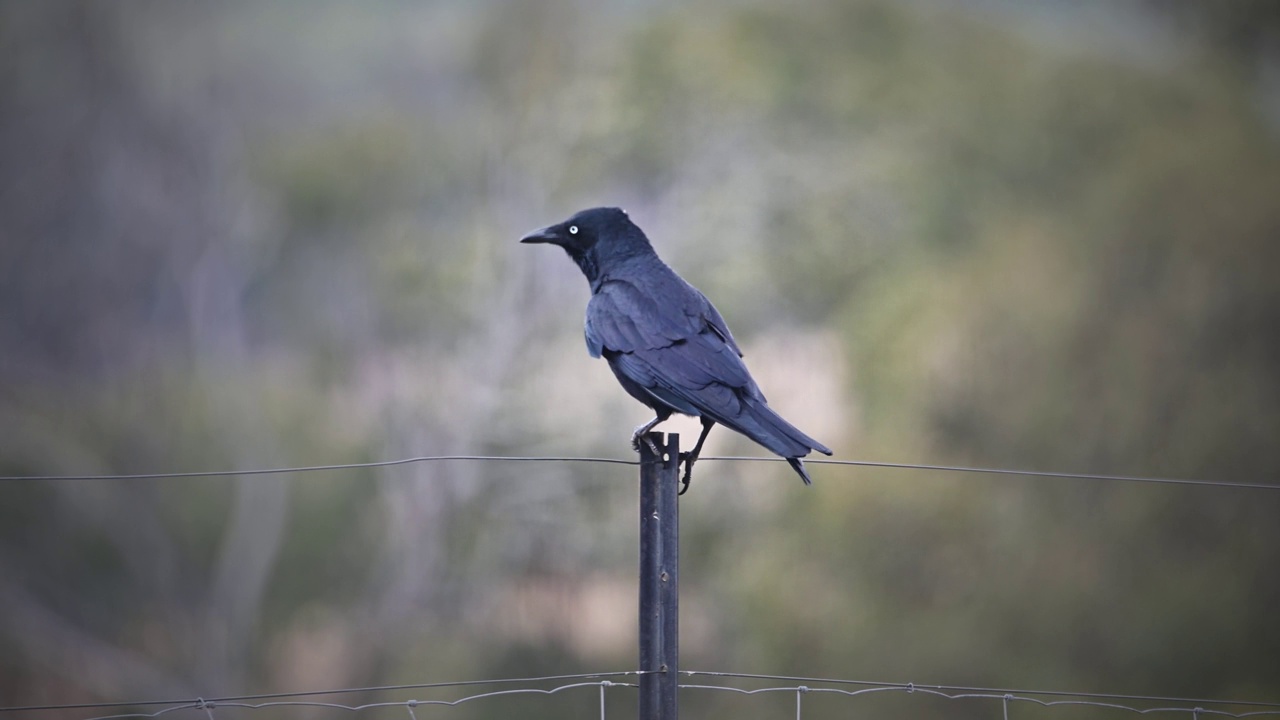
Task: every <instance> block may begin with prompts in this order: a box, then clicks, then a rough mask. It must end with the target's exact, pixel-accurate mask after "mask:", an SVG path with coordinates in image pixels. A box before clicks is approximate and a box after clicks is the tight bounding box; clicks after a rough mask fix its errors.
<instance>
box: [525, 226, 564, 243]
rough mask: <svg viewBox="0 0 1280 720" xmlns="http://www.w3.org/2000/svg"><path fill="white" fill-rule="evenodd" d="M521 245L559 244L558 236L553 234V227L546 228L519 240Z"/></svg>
mask: <svg viewBox="0 0 1280 720" xmlns="http://www.w3.org/2000/svg"><path fill="white" fill-rule="evenodd" d="M520 242H522V243H551V244H552V245H559V244H560V236H559V235H558V234H557V233H556V232H555V230H554V226H547V227H544V228H542V229H541V230H534V231H533V232H531V233H529V234H528V235H525V236H524V237H522V238H520Z"/></svg>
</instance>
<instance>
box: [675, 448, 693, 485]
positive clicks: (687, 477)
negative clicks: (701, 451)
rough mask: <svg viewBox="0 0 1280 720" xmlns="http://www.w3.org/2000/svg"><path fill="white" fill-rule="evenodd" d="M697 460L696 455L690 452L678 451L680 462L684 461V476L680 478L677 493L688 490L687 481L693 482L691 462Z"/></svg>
mask: <svg viewBox="0 0 1280 720" xmlns="http://www.w3.org/2000/svg"><path fill="white" fill-rule="evenodd" d="M697 461H698V456H697V455H694V454H693V453H691V452H682V453H680V462H682V463H684V478H683V479H681V480H680V492H678V493H676V494H677V495H683V494H685V493H687V492H689V483H691V482H693V464H694V463H695V462H697ZM677 467H679V466H678V465H677Z"/></svg>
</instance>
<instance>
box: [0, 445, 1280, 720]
mask: <svg viewBox="0 0 1280 720" xmlns="http://www.w3.org/2000/svg"><path fill="white" fill-rule="evenodd" d="M448 461H461V462H517V463H519V462H525V463H548V462H551V463H593V464H615V465H628V466H638V465H640V462H639V461H637V460H627V459H618V458H600V457H554V456H500V455H499V456H489V455H438V456H420V457H408V458H401V459H394V460H383V461H373V462H360V463H342V464H330V465H309V466H299V467H276V468H259V469H245V470H212V471H179V472H151V473H133V474H104V475H56V476H53V475H51V476H30V475H11V476H0V481H4V482H36V481H107V480H146V479H168V478H197V477H230V476H244V475H280V474H291V473H319V472H328V471H342V470H354V469H368V468H384V467H392V466H399V465H409V464H416V463H428V462H448ZM703 461H718V462H783V459H782V458H773V457H738V456H707V457H704V458H701V459H700V460H699V462H703ZM807 462H809V463H811V464H814V465H826V466H835V467H843V468H856V467H865V468H881V469H890V470H915V471H924V472H929V473H948V474H970V475H972V474H981V475H994V476H1009V477H1019V478H1022V479H1035V478H1053V479H1072V480H1084V481H1101V482H1119V483H1141V484H1148V485H1177V486H1191V487H1201V488H1217V489H1231V490H1263V491H1266V490H1280V482H1276V483H1260V482H1239V481H1222V480H1207V479H1189V478H1163V477H1147V476H1133V475H1106V474H1086V473H1073V472H1056V471H1043V470H1023V469H1010V468H983V467H965V466H952V465H931V464H920V463H894V462H879V461H868V460H834V459H814V460H809V461H807ZM649 674H654V673H653V672H644V671H634V670H633V671H618V672H597V673H582V674H572V675H554V676H545V677H529V678H508V679H497V680H467V681H459V682H437V683H419V684H411V685H394V686H377V687H361V688H333V689H324V690H314V691H306V692H280V693H269V694H259V695H239V696H228V697H214V698H199V697H197V698H189V699H181V700H156V699H141V700H133V701H115V702H104V703H79V704H50V705H28V706H22V707H0V716H3V717H8V716H14V715H16V714H18V713H22V714H23V716H24V717H33V718H39V717H46V716H48V714H50V713H55V712H57V713H63V715H62V716H63V717H66V715H65V714H66V713H69V712H76V713H81V712H83V714H77V715H76V717H78V718H83V720H117V719H124V718H157V717H167V716H172V717H192V718H205V719H206V720H218V719H219V718H220V717H225V716H226V715H227V713H226V711H228V710H235V711H259V710H269V709H277V710H283V709H286V708H295V709H306V710H307V711H308V712H312V713H313V712H314V711H317V710H331V711H334V712H345V713H352V714H355V713H360V714H363V715H365V716H368V717H372V716H377V717H401V718H403V717H406V716H407V717H408V718H409V720H418V714H417V713H418V711H420V710H422V709H424V708H432V707H441V708H456V707H459V706H462V705H468V704H471V703H481V702H483V701H494V700H497V699H499V698H510V697H516V696H532V697H538V696H540V697H544V698H545V697H548V696H552V695H566V696H574V697H576V696H578V695H582V696H585V697H584V698H583V700H582V703H583V705H582V706H581V708H580V709H578V710H576V711H575V716H582V717H591V716H593V715H596V714H597V713H598V717H600V718H601V720H604V719H605V718H606V717H608V715H607V710H608V707H609V703H608V702H606V700H608V699H616V698H617V696H619V695H621V694H623V693H627V694H628V696H627V697H626V698H623V700H626V701H630V700H634V697H635V694H636V693H635V692H634V691H635V690H637V689H638V688H639V687H640V686H639V683H638V682H636V681H634V680H638V679H639V677H640V676H643V675H649ZM679 676H680V677H681V678H684V679H687V680H690V681H692V680H694V679H698V680H699V682H681V683H679V684H678V689H679V691H680V695H681V696H682V697H684V698H686V699H694V698H696V697H697V696H700V695H707V694H719V695H720V696H721V697H725V696H739V697H753V698H755V697H766V696H775V697H776V696H783V697H793V698H794V708H795V718H796V719H797V720H802V719H803V718H805V717H816V716H817V714H818V713H816V712H815V711H814V710H812V709H811V708H812V706H813V705H814V703H815V701H816V700H817V699H818V698H826V699H834V700H836V701H838V702H840V703H841V706H840V708H839V709H838V711H839V712H840V713H842V716H843V713H853V712H857V711H859V710H860V709H863V710H865V709H867V707H868V706H867V702H868V700H869V699H870V698H872V697H885V696H897V697H902V696H911V697H913V698H932V699H935V700H940V701H947V702H954V703H963V704H967V705H969V706H970V708H969V710H968V715H969V716H976V717H991V718H1001V719H1003V720H1009V718H1016V717H1019V713H1020V712H1022V711H1023V710H1024V709H1030V708H1036V709H1038V710H1039V711H1047V710H1064V709H1066V708H1072V707H1075V708H1090V709H1093V710H1107V711H1114V712H1117V713H1131V714H1138V715H1156V716H1175V717H1184V718H1192V719H1193V720H1195V719H1198V718H1200V717H1202V716H1203V717H1210V716H1221V717H1231V718H1246V717H1263V716H1267V717H1280V702H1259V701H1246V700H1227V699H1195V698H1178V697H1161V696H1149V695H1124V694H1105V693H1088V692H1066V691H1056V690H1050V691H1045V690H1026V689H1000V688H980V687H963V686H948V685H920V684H915V683H911V682H876V681H869V680H854V679H836V678H813V677H794V676H778V675H761V674H747V673H733V672H712V671H680V672H679ZM553 683H558V684H553ZM748 684H755V685H757V686H755V687H741V685H748ZM482 687H484V688H492V689H486V690H484V691H482V692H475V693H473V694H469V695H463V696H461V697H452V698H446V697H435V696H432V694H433V693H434V694H442V693H443V691H446V690H457V689H460V688H482ZM393 691H394V692H401V693H403V692H407V691H424V692H426V693H427V694H424V695H422V696H421V697H415V698H409V699H394V700H392V699H387V700H377V701H371V702H364V703H360V704H350V703H343V702H334V701H331V700H325V699H322V698H326V697H334V696H340V695H348V696H349V695H355V694H366V695H379V694H381V695H386V694H389V693H392V692H393ZM845 705H847V707H845ZM91 711H96V712H97V713H98V714H92V713H91ZM828 711H830V708H827V709H824V710H823V711H822V713H821V714H824V715H825V714H826V713H827V712H828ZM401 713H403V714H401ZM632 713H634V710H631V711H630V712H628V713H626V714H627V715H630V714H632ZM806 713H809V714H808V715H806ZM614 715H619V713H618V712H616V705H615V712H614ZM308 717H314V714H312V715H308ZM1036 717H1041V715H1037V716H1036ZM1064 717H1065V716H1064Z"/></svg>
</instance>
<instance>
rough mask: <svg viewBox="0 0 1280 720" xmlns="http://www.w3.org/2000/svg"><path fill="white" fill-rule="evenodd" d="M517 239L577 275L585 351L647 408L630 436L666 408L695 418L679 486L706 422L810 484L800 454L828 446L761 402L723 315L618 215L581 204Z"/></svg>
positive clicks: (614, 210)
mask: <svg viewBox="0 0 1280 720" xmlns="http://www.w3.org/2000/svg"><path fill="white" fill-rule="evenodd" d="M521 242H525V243H551V244H555V245H559V246H560V247H562V248H564V249H565V251H566V252H567V253H568V254H569V257H570V258H572V259H573V261H574V262H576V263H577V264H578V267H579V268H581V270H582V272H583V274H584V275H586V277H587V281H588V282H589V283H590V284H591V301H590V302H589V303H588V304H587V317H586V326H585V331H586V332H585V334H586V341H587V351H588V352H590V353H591V355H592V356H593V357H603V358H604V359H605V360H606V361H608V363H609V367H610V368H611V369H612V370H613V373H614V375H615V376H616V377H617V378H618V381H619V382H620V383H621V384H622V387H623V388H624V389H625V390H626V391H627V392H628V393H629V394H630V395H631V396H632V397H634V398H636V399H637V400H639V401H640V402H642V403H644V404H646V405H648V406H649V407H651V408H653V410H654V412H655V413H656V417H655V418H654V421H653V422H651V423H648V424H646V425H645V426H642V427H641V428H640V429H637V432H636V436H635V437H634V438H633V441H635V440H638V438H639V436H640V435H641V434H642V432H647V431H648V429H649V428H651V427H653V425H655V424H657V423H658V422H661V421H662V420H665V419H666V418H667V417H669V416H670V415H671V414H672V413H682V414H685V415H693V416H699V417H701V418H702V419H703V433H702V437H701V438H699V440H698V443H697V445H696V446H695V448H694V450H693V451H692V452H691V453H690V454H689V456H688V457H686V458H685V459H686V463H687V464H686V468H687V469H686V484H687V482H688V478H689V473H690V472H691V469H692V464H693V461H695V460H696V459H697V454H698V452H699V451H700V450H701V448H702V442H703V441H704V440H705V439H706V433H707V431H708V430H710V427H711V424H712V423H720V424H721V425H724V426H726V427H728V428H730V429H732V430H736V431H737V432H739V433H742V434H743V435H746V436H747V437H749V438H751V439H752V440H754V441H756V442H757V443H759V444H761V445H763V446H764V447H766V448H768V449H769V450H770V451H772V452H774V453H776V454H778V455H781V456H782V457H785V458H787V460H788V462H790V463H791V466H792V467H793V468H795V470H796V472H797V473H799V474H800V477H801V479H803V480H804V482H805V484H809V482H810V479H809V474H808V473H807V472H806V471H805V468H804V465H803V463H801V461H800V458H802V457H804V456H805V455H808V454H809V451H810V450H817V451H818V452H821V453H825V454H827V455H830V454H831V451H830V450H829V449H827V447H826V446H824V445H823V444H822V443H819V442H818V441H816V440H814V439H813V438H811V437H809V436H808V435H806V434H804V433H803V432H801V431H800V430H798V429H797V428H796V427H795V426H793V425H791V424H790V423H788V422H787V421H786V420H783V419H782V418H781V417H780V416H779V415H778V414H777V413H775V412H774V411H773V410H772V409H770V408H769V405H768V403H767V401H766V400H765V397H764V394H763V393H761V392H760V388H759V387H758V386H757V385H756V383H755V381H754V380H752V378H751V374H750V373H749V372H748V371H747V366H746V365H745V364H744V363H743V361H742V351H741V350H740V349H739V348H738V344H737V343H736V342H735V341H734V339H733V335H732V334H731V333H730V332H729V328H728V326H727V325H726V324H725V322H724V318H722V317H721V316H720V313H719V312H718V311H717V310H716V308H715V306H713V305H712V304H711V302H710V301H709V300H707V298H706V296H704V295H703V294H702V293H701V292H699V291H698V289H697V288H695V287H693V286H692V285H690V284H689V283H687V282H685V281H684V279H682V278H681V277H680V276H679V275H677V274H676V273H675V271H673V270H672V269H671V268H670V267H668V266H667V265H666V264H665V263H664V262H662V260H661V259H659V258H658V255H657V253H655V252H654V250H653V247H652V246H651V245H650V244H649V240H648V238H647V237H645V234H644V232H643V231H641V230H640V228H639V227H637V226H636V225H635V224H634V223H632V222H631V220H630V218H628V217H627V215H626V213H624V212H623V211H622V210H620V209H618V208H593V209H590V210H583V211H582V212H579V213H577V214H575V215H574V216H573V217H571V218H569V219H568V220H566V221H564V222H562V223H559V224H556V225H551V226H548V227H546V228H543V229H541V230H538V231H535V232H533V233H530V234H529V235H526V236H525V237H524V238H522V239H521Z"/></svg>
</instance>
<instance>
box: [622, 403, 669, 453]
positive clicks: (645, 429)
mask: <svg viewBox="0 0 1280 720" xmlns="http://www.w3.org/2000/svg"><path fill="white" fill-rule="evenodd" d="M655 412H656V413H657V415H656V416H654V418H653V419H652V420H650V421H649V422H647V423H645V424H643V425H641V426H640V427H638V428H636V431H635V432H634V433H632V434H631V448H632V449H633V450H635V451H636V452H640V439H641V438H644V441H645V443H647V444H648V445H649V449H650V450H652V451H653V454H654V455H661V454H662V453H660V452H658V448H657V447H656V446H655V445H654V444H653V441H652V440H650V439H649V438H647V437H645V435H647V434H648V433H649V431H650V430H652V429H653V426H654V425H657V424H658V423H660V422H662V421H663V420H666V419H667V418H669V417H671V411H670V410H668V411H666V412H663V411H661V410H656V411H655Z"/></svg>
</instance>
